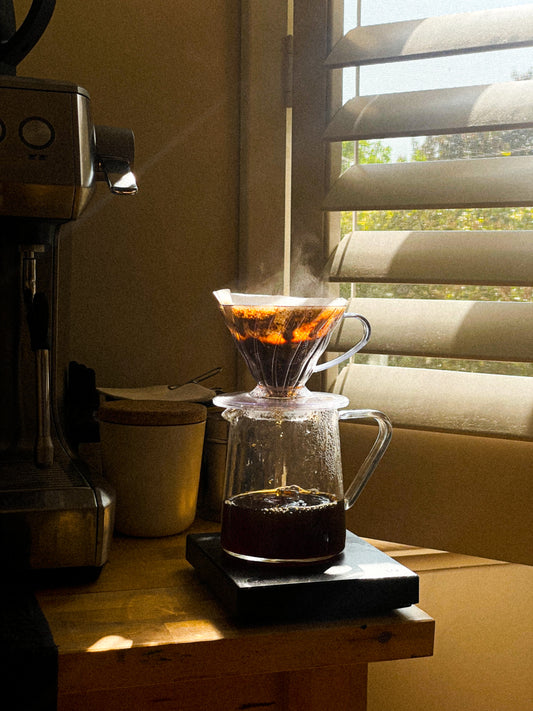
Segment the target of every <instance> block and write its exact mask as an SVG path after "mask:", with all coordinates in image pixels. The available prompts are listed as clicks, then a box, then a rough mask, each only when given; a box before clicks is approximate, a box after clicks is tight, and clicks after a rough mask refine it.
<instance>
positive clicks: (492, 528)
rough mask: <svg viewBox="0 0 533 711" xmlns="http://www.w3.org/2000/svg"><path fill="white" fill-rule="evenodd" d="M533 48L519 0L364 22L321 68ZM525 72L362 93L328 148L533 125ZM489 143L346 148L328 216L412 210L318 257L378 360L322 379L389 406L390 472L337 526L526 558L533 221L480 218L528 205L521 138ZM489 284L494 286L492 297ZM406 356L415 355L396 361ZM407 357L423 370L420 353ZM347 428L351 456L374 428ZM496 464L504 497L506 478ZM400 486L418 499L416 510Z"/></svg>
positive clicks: (532, 394) (527, 152) (532, 183)
mask: <svg viewBox="0 0 533 711" xmlns="http://www.w3.org/2000/svg"><path fill="white" fill-rule="evenodd" d="M532 46H533V4H528V5H517V6H513V7H505V8H500V9H490V10H484V11H480V12H465V13H460V14H453V15H446V16H440V17H431V18H427V19H422V20H406V21H401V22H392V23H386V24H383V25H368V26H359V27H357V28H355V29H354V30H351V31H350V32H348V33H347V34H346V35H345V36H344V37H342V39H340V41H338V42H337V43H336V44H335V45H334V46H333V47H332V48H331V50H330V51H329V54H328V56H327V58H326V59H325V66H326V68H327V71H329V72H330V73H331V77H332V81H333V85H335V82H337V81H338V74H335V72H336V71H337V70H338V69H339V68H346V67H364V66H370V65H382V66H383V68H384V71H387V67H388V66H390V65H393V64H396V63H398V62H405V61H407V60H413V59H427V61H428V62H431V61H432V60H434V59H435V58H437V57H452V56H455V55H460V54H468V53H473V52H490V51H493V50H503V49H510V48H514V47H532ZM530 70H533V53H532V61H531V67H530ZM532 79H533V76H532V75H531V71H530V72H529V76H528V78H527V79H525V80H524V79H522V80H518V78H517V80H516V81H505V82H502V83H494V84H478V85H473V86H456V87H451V88H444V89H441V88H438V89H435V88H427V89H422V90H417V91H409V92H402V91H398V92H397V93H388V94H381V95H380V94H375V93H374V94H369V95H364V96H356V97H355V98H353V99H351V100H349V101H347V102H346V103H345V104H344V105H343V106H342V107H341V108H340V109H339V110H338V111H337V112H336V113H333V114H332V115H331V118H330V120H329V123H328V124H327V126H326V127H325V130H324V134H323V135H324V138H325V141H326V143H327V144H329V145H330V146H331V148H330V155H332V156H334V157H335V156H337V157H338V156H339V153H340V142H342V141H353V142H355V145H356V146H357V145H358V142H364V141H368V140H376V139H377V140H378V141H379V140H382V139H389V138H405V137H428V136H429V137H431V136H434V137H436V139H435V140H436V141H439V140H440V138H439V137H441V136H444V135H447V136H449V135H452V136H453V135H457V136H460V135H461V134H468V136H470V137H472V136H474V137H475V136H476V135H480V134H481V133H482V132H500V131H513V132H515V134H517V132H518V131H521V130H524V129H530V128H531V127H533V81H532ZM465 83H468V79H467V80H466V81H465ZM306 110H309V108H308V107H307V109H306ZM303 123H304V122H303ZM494 136H500V134H496V133H494ZM515 139H516V135H515ZM473 142H475V141H473ZM491 146H492V147H493V150H491V151H489V152H486V151H485V152H483V150H482V151H481V152H479V153H475V152H473V153H468V151H467V152H466V153H465V154H464V155H463V156H460V157H459V158H457V159H452V157H448V156H446V159H444V158H442V157H440V156H439V155H438V154H437V155H436V159H435V156H430V157H429V158H428V157H420V156H418V157H416V158H415V159H414V160H412V161H411V162H407V161H403V162H396V163H392V162H390V161H388V162H382V163H380V162H372V161H369V162H367V163H358V162H357V158H356V161H355V163H354V164H353V165H352V166H351V167H349V168H348V169H347V170H345V171H344V172H343V173H341V174H340V175H338V177H337V176H335V177H334V179H332V180H331V181H330V184H329V188H328V189H327V190H326V196H325V198H324V200H323V203H322V209H323V210H324V211H325V212H326V213H330V214H331V215H333V216H334V215H335V213H340V212H343V211H354V212H355V213H356V216H357V215H358V214H361V213H364V212H367V211H384V213H390V211H406V214H407V217H406V218H405V219H403V220H402V221H401V224H402V226H403V229H400V230H398V229H387V228H385V229H382V228H381V229H380V228H379V227H378V228H374V229H368V228H365V227H363V228H354V229H353V230H352V231H351V232H350V233H349V234H348V235H347V236H346V237H345V238H344V239H342V240H341V241H340V243H339V244H338V245H337V246H336V247H335V249H334V251H333V253H332V254H331V255H330V258H329V261H328V264H327V269H326V271H327V278H328V279H329V281H330V282H334V283H340V284H344V285H346V284H352V285H353V287H352V288H353V293H354V296H353V298H352V299H351V301H350V306H349V310H350V311H355V312H358V313H361V314H363V315H364V316H366V317H367V318H368V319H369V321H370V323H371V326H372V337H371V340H370V343H369V344H368V345H367V346H366V348H365V353H366V354H370V355H371V356H373V358H370V364H368V363H365V362H362V360H358V359H357V358H356V362H354V363H352V364H350V365H349V366H347V367H345V368H343V369H342V370H341V371H340V373H339V375H338V377H337V378H336V380H335V382H334V384H333V386H332V388H333V390H334V391H336V392H340V393H344V394H346V395H347V396H348V397H349V399H350V404H351V406H352V407H361V408H367V407H370V408H377V409H381V410H383V411H384V412H386V413H387V414H388V415H389V416H390V417H391V419H392V422H393V426H394V434H393V442H392V444H391V448H390V453H389V454H388V455H386V457H385V459H384V462H383V465H382V467H383V469H385V470H388V474H389V475H390V476H391V477H397V480H394V479H393V480H392V482H389V481H388V480H387V476H386V474H385V475H384V476H382V477H379V476H378V477H375V478H374V479H375V480H372V481H371V482H370V484H369V486H368V490H369V491H368V493H367V492H365V493H363V495H362V497H361V499H362V503H361V505H360V506H359V505H356V507H355V508H356V509H357V511H356V513H354V514H350V513H349V515H348V520H349V522H350V521H351V520H352V519H351V518H350V516H352V515H353V520H355V521H357V525H358V527H359V526H362V530H363V534H364V535H371V536H374V537H381V538H385V537H388V538H389V539H390V540H401V541H404V542H407V543H414V544H420V545H429V546H431V547H437V548H448V549H450V550H457V551H463V552H467V553H471V554H479V555H485V556H487V557H496V558H497V557H500V558H502V559H506V560H518V561H522V562H532V559H531V550H530V544H529V539H530V530H531V524H532V516H531V503H532V494H531V481H532V478H533V477H532V476H531V475H532V474H533V448H532V445H531V442H533V378H532V377H530V376H529V375H528V374H529V373H531V372H532V371H531V368H530V366H531V363H533V335H532V334H533V301H532V299H531V295H532V294H533V290H532V291H528V290H529V289H531V288H532V287H533V230H532V229H531V227H532V224H531V220H528V219H527V214H529V215H530V216H531V215H532V214H533V213H531V212H530V213H526V218H524V215H523V214H522V215H521V216H520V215H518V213H516V215H517V218H516V222H517V229H513V225H512V224H510V225H509V226H508V228H507V227H506V228H505V229H501V228H500V229H490V227H491V226H493V225H492V222H491V219H490V217H489V214H495V213H492V212H491V211H493V210H496V211H498V210H501V209H503V208H517V209H518V208H525V209H529V208H530V207H531V206H532V205H533V150H532V146H533V141H531V139H529V143H528V141H527V140H526V141H525V143H524V145H520V144H518V143H517V142H516V140H515V142H514V143H513V145H512V146H508V145H507V144H506V135H505V134H501V141H500V142H498V140H496V139H495V140H494V141H492V143H491ZM356 154H357V149H356ZM432 158H433V159H432ZM470 208H473V209H476V210H481V209H486V210H488V211H489V214H488V215H487V217H486V218H483V217H480V218H479V219H478V220H477V222H476V224H475V226H474V228H472V225H471V224H469V225H468V227H467V228H466V229H464V230H463V229H461V228H460V226H459V227H457V228H456V227H452V228H451V229H450V227H449V226H447V227H443V228H439V227H432V226H431V227H428V228H425V227H423V228H420V227H418V226H417V225H418V224H419V222H418V218H417V214H418V213H419V212H420V211H424V210H438V211H440V213H441V214H445V211H452V210H456V211H464V210H466V209H470ZM409 216H410V217H412V218H413V219H412V227H411V226H410V225H409V220H408V219H407V218H409ZM519 218H520V219H519ZM484 220H485V222H484ZM355 222H356V223H357V220H356V221H355ZM374 222H376V221H374ZM383 222H384V223H386V220H384V221H383ZM443 222H444V223H445V224H447V222H446V220H444V221H443ZM511 222H512V219H511ZM369 223H370V224H372V221H371V220H370V221H369ZM422 223H424V221H423V220H422ZM518 223H520V224H518ZM363 224H364V221H363ZM404 225H405V226H404ZM484 225H486V226H487V227H488V228H489V229H482V228H483V227H484ZM496 225H497V222H496ZM524 227H525V229H524ZM436 284H438V285H449V286H450V290H449V293H446V297H445V298H442V296H440V297H438V298H418V297H415V298H413V297H412V296H411V297H407V298H402V296H403V295H402V292H401V287H402V286H405V292H406V293H409V292H410V290H411V287H412V285H421V286H423V285H436ZM361 285H369V286H375V285H378V286H379V285H382V288H381V292H390V293H383V295H382V294H380V295H378V296H375V295H373V293H372V291H370V292H369V291H365V290H364V289H363V290H362V289H361ZM389 285H390V286H391V288H390V289H388V287H389ZM469 285H470V286H476V287H479V290H477V291H476V294H478V295H477V296H474V297H472V296H469V294H470V293H471V292H469V291H468V289H465V290H464V293H465V294H466V298H465V296H464V295H462V294H461V289H462V288H463V287H468V286H469ZM398 287H400V289H398ZM485 287H487V288H488V291H487V292H486V293H484V292H483V289H484V288H485ZM490 287H498V288H499V289H500V292H501V293H504V295H505V296H504V298H505V300H504V301H501V300H500V301H498V300H492V299H493V298H494V297H493V296H491V290H490ZM518 287H519V288H520V289H521V290H522V291H521V292H520V296H516V294H517V292H516V289H517V288H518ZM343 288H345V287H343ZM502 290H503V292H502ZM378 291H379V290H378ZM440 293H441V294H442V289H441V291H440ZM528 293H529V299H528V298H527V295H528ZM361 294H363V295H361ZM364 294H370V296H367V295H366V296H365V295H364ZM500 298H501V297H500ZM463 299H464V300H463ZM352 321H353V320H347V321H346V322H345V323H344V324H343V326H342V328H341V329H340V331H339V333H338V334H337V337H336V339H335V340H332V342H331V344H330V349H331V350H332V351H335V352H337V351H343V350H345V349H347V348H348V346H349V345H350V344H351V343H353V342H354V340H356V339H357V338H358V337H359V333H358V331H357V325H356V324H355V323H353V322H352ZM402 357H403V358H405V357H407V358H409V359H410V362H409V367H403V366H399V365H396V364H394V365H391V364H390V363H391V362H392V363H396V360H395V359H398V358H402ZM433 358H439V359H449V360H452V361H454V362H458V360H459V359H463V360H466V361H470V362H471V363H474V361H475V362H476V366H475V367H476V368H478V367H479V369H481V370H483V364H481V365H479V364H478V363H477V362H478V361H483V362H485V363H486V364H487V363H488V364H489V365H488V366H487V367H486V368H485V369H486V370H487V371H489V372H467V371H468V370H471V369H473V367H474V366H472V368H469V365H468V363H467V364H466V365H460V366H458V369H456V370H455V369H450V368H448V367H447V366H442V365H440V366H438V365H435V366H434V367H428V366H429V365H431V363H430V359H433ZM417 359H419V360H420V361H421V362H422V364H423V367H416V365H417ZM381 362H384V363H388V364H383V365H381V364H380V363H381ZM499 362H505V363H508V362H509V363H516V364H523V366H524V368H525V370H524V371H523V372H524V373H525V374H521V375H507V374H499V373H494V372H492V371H491V367H490V363H499ZM517 372H522V371H521V370H520V368H518V370H517ZM367 429H369V428H367ZM343 430H344V432H345V434H344V440H343V448H344V451H345V452H347V454H346V458H347V460H348V461H350V460H352V459H353V458H354V457H357V452H358V446H357V445H356V444H355V443H356V442H357V438H360V441H363V442H365V441H366V439H367V438H368V436H367V435H366V433H365V426H364V425H355V426H353V425H352V426H350V425H345V426H344V427H343ZM347 430H351V434H349V435H346V431H347ZM354 431H356V433H357V437H354V435H353V432H354ZM505 463H507V471H502V468H504V467H505ZM506 475H508V476H509V481H508V484H507V486H508V487H509V489H510V491H512V494H511V493H510V491H509V490H508V489H506V486H505V484H504V483H503V482H502V477H505V476H506ZM421 487H424V489H423V492H424V493H423V495H421V494H420V490H421ZM474 492H475V493H474ZM409 497H416V506H414V505H413V501H414V500H415V498H411V499H409ZM512 497H516V498H514V499H513V498H512ZM476 507H477V508H476ZM474 510H475V513H474ZM478 513H479V516H478ZM430 519H431V520H430ZM511 520H512V524H511V523H510V522H511ZM365 526H366V528H365ZM359 530H361V528H359Z"/></svg>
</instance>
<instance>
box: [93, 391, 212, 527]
mask: <svg viewBox="0 0 533 711" xmlns="http://www.w3.org/2000/svg"><path fill="white" fill-rule="evenodd" d="M206 412H207V409H206V407H205V406H204V405H201V404H199V403H189V402H167V401H161V400H157V401H156V400H154V401H152V400H116V401H111V402H107V403H105V404H103V405H102V406H101V407H100V409H99V411H98V419H99V421H100V438H101V443H102V464H103V469H104V474H105V475H106V477H107V478H108V479H109V481H110V482H111V483H112V485H113V486H114V487H115V490H116V514H115V528H116V530H117V531H118V532H120V533H124V534H126V535H130V536H143V537H144V536H146V537H150V536H169V535H173V534H176V533H180V531H183V530H185V529H186V528H188V527H189V526H190V525H191V524H192V522H193V520H194V517H195V514H196V502H197V497H198V485H199V480H200V468H201V462H202V450H203V443H204V432H205V420H206Z"/></svg>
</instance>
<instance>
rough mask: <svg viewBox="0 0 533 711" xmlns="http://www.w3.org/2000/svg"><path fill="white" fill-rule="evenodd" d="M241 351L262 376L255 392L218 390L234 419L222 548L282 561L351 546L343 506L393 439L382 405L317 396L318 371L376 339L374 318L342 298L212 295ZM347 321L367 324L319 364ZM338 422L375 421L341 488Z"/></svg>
mask: <svg viewBox="0 0 533 711" xmlns="http://www.w3.org/2000/svg"><path fill="white" fill-rule="evenodd" d="M215 296H216V297H217V299H218V301H219V304H220V308H221V310H222V313H223V314H224V318H225V321H226V325H227V326H228V328H229V330H230V332H231V334H232V336H233V338H234V339H235V343H236V345H237V348H238V349H239V351H240V352H241V354H242V355H243V357H244V359H245V360H246V363H247V365H248V367H249V369H250V371H251V373H252V375H253V376H254V377H255V379H256V380H257V386H256V387H255V388H254V389H253V390H252V391H251V392H250V393H234V394H229V395H219V396H217V397H216V398H215V399H214V403H215V404H216V405H218V406H221V407H224V408H225V409H224V412H223V417H224V418H225V419H226V420H227V421H228V422H229V424H230V427H229V433H228V454H227V461H226V480H225V492H224V502H223V509H222V530H221V543H222V548H223V549H224V550H225V551H226V552H227V553H229V554H230V555H233V556H236V557H238V558H241V559H244V560H248V561H254V562H260V563H277V564H285V565H295V564H310V563H317V562H320V561H325V560H328V559H330V558H334V557H335V556H337V555H338V554H339V553H341V552H342V551H343V549H344V545H345V535H346V526H345V510H346V509H348V508H350V506H352V505H353V504H354V502H355V500H356V499H357V497H358V496H359V494H360V493H361V491H362V490H363V488H364V486H365V484H366V482H367V481H368V479H369V477H370V475H371V474H372V472H373V471H374V469H375V468H376V466H377V464H378V463H379V461H380V459H381V457H382V456H383V454H384V452H385V450H386V448H387V446H388V444H389V441H390V437H391V431H392V427H391V424H390V421H389V420H388V418H387V417H386V416H385V415H384V414H383V413H381V412H379V411H377V410H345V409H341V408H344V407H345V406H346V405H348V402H349V401H348V399H347V398H346V397H344V396H343V395H336V394H332V393H316V392H311V391H309V390H308V389H307V387H306V383H307V380H308V378H309V377H310V376H311V374H312V373H313V372H317V371H319V370H322V369H324V368H326V367H331V366H332V365H335V364H336V363H339V362H341V361H342V360H345V359H346V358H348V357H349V356H350V355H352V354H353V353H354V352H356V351H357V350H359V349H360V348H362V347H363V346H364V345H365V343H366V342H367V341H368V338H369V336H370V327H369V325H368V322H367V321H366V320H365V319H364V318H363V317H362V316H360V315H359V314H346V313H345V311H346V306H347V302H346V301H345V300H343V299H336V300H334V301H328V300H323V299H296V298H291V297H273V296H257V295H246V294H232V293H231V292H229V291H227V290H224V291H219V292H215ZM343 318H357V319H359V320H360V321H361V322H362V324H363V329H364V334H363V337H362V339H361V340H360V341H359V342H358V343H357V344H356V345H355V346H354V347H353V348H351V349H350V350H349V351H348V352H347V353H345V354H343V355H342V356H339V357H338V358H336V359H334V360H332V361H329V362H327V363H325V364H322V365H317V361H318V359H319V357H320V355H321V354H322V353H323V352H324V350H325V348H326V346H327V344H328V342H329V340H330V337H331V333H332V331H333V329H334V328H335V326H337V324H338V323H339V322H340V321H341V320H342V319H343ZM339 420H373V421H374V422H376V423H377V425H378V433H377V437H376V440H375V442H374V444H373V446H372V448H371V450H370V452H369V454H368V455H367V457H366V459H365V460H364V462H363V464H362V465H361V466H360V468H359V470H358V471H357V473H356V474H355V477H354V479H353V480H352V482H351V484H350V486H349V487H348V489H347V491H346V492H344V489H343V475H342V467H341V451H340V438H339Z"/></svg>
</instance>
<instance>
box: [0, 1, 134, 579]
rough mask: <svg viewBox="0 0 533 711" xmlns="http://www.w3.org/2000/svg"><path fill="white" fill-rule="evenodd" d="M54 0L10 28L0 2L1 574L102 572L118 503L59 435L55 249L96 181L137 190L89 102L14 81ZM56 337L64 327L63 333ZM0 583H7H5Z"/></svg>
mask: <svg viewBox="0 0 533 711" xmlns="http://www.w3.org/2000/svg"><path fill="white" fill-rule="evenodd" d="M54 6H55V0H33V2H32V5H31V7H30V10H29V11H28V14H27V16H26V18H25V20H24V22H23V23H22V24H21V25H20V27H19V28H18V29H17V28H16V22H15V16H14V15H15V13H14V9H13V6H12V3H11V2H6V0H0V304H1V308H2V317H1V319H0V571H3V572H5V571H9V570H50V569H63V570H65V569H74V568H76V569H79V568H81V569H83V570H94V571H98V570H99V569H100V568H101V566H102V565H103V564H104V563H105V561H106V559H107V554H108V548H109V542H110V537H111V534H112V528H113V512H114V497H113V494H112V491H111V490H110V489H109V487H108V485H107V483H105V482H102V481H99V480H97V479H96V478H95V476H94V475H93V474H92V473H90V472H89V470H88V469H87V468H86V467H85V465H84V464H83V462H81V461H79V459H78V458H77V457H76V456H75V455H74V454H73V452H72V450H71V448H70V447H69V444H68V443H67V441H66V438H65V435H64V429H65V428H64V425H63V423H62V417H60V415H59V412H60V411H61V410H62V408H61V404H60V402H59V394H58V393H59V391H60V390H62V387H58V385H59V384H60V383H62V381H63V379H64V377H65V376H64V374H63V373H62V372H59V367H58V363H57V358H56V348H55V346H56V341H57V329H58V323H57V310H58V309H57V303H58V240H60V239H61V237H60V232H61V226H62V225H64V224H65V223H67V222H69V221H71V220H76V219H77V218H78V217H79V216H80V215H81V214H82V212H83V211H84V209H85V208H86V207H87V205H88V203H89V201H90V199H91V197H92V195H93V192H94V189H95V183H96V181H98V180H106V181H107V183H108V185H109V188H110V190H111V191H112V192H113V193H115V194H118V195H130V194H133V193H135V192H136V191H137V186H136V183H135V178H134V176H133V174H132V172H131V170H132V165H133V153H134V144H133V134H132V132H131V131H130V130H128V129H118V128H111V127H102V126H94V125H93V123H92V120H91V108H90V97H89V94H88V93H87V92H86V91H85V90H84V89H83V88H81V87H79V86H77V85H75V84H70V83H66V82H62V81H50V80H41V79H34V78H25V77H18V76H17V73H16V67H17V65H18V64H19V62H20V61H21V60H22V59H23V58H24V57H25V56H26V55H27V54H28V52H29V51H30V50H31V49H32V48H33V47H34V46H35V44H36V42H37V41H38V40H39V38H40V37H41V35H42V33H43V32H44V30H45V29H46V27H47V25H48V22H49V20H50V18H51V15H52V13H53V10H54ZM62 327H65V326H63V325H62ZM0 575H2V573H0Z"/></svg>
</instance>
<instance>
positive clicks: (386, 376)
mask: <svg viewBox="0 0 533 711" xmlns="http://www.w3.org/2000/svg"><path fill="white" fill-rule="evenodd" d="M334 392H337V393H342V394H343V395H346V396H347V397H348V398H349V399H350V404H351V406H352V407H357V408H363V409H364V408H375V409H378V410H383V412H386V413H387V415H388V416H389V417H390V419H391V421H392V424H393V427H402V428H408V429H420V430H432V431H436V432H455V433H461V434H473V435H485V436H492V437H509V438H516V439H522V440H528V441H531V440H533V378H527V377H518V376H507V375H489V374H487V373H464V372H460V371H456V372H453V371H442V370H429V369H423V368H396V367H392V366H375V365H354V364H352V365H349V366H347V367H346V368H343V370H342V371H341V373H340V375H339V377H338V378H337V380H336V381H335V387H334ZM428 395H430V396H428Z"/></svg>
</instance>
